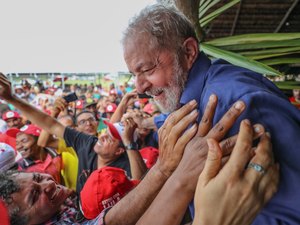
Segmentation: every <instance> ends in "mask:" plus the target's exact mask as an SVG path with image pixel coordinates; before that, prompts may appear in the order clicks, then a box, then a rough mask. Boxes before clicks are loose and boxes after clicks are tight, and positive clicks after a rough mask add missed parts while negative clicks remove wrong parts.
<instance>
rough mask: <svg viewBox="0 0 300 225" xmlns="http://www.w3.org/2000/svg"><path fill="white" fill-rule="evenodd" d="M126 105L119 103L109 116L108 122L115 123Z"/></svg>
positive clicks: (119, 118)
mask: <svg viewBox="0 0 300 225" xmlns="http://www.w3.org/2000/svg"><path fill="white" fill-rule="evenodd" d="M126 108H127V106H126V105H125V104H124V103H123V104H121V103H120V104H119V105H118V107H117V109H116V111H115V112H114V113H113V115H112V116H111V118H110V120H109V121H110V122H111V123H117V122H119V121H120V120H121V118H122V116H123V114H124V113H125V111H126Z"/></svg>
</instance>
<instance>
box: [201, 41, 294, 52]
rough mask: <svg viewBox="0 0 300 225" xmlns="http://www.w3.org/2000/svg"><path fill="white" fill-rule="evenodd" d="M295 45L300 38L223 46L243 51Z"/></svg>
mask: <svg viewBox="0 0 300 225" xmlns="http://www.w3.org/2000/svg"><path fill="white" fill-rule="evenodd" d="M206 43H208V42H206ZM293 46H300V39H294V40H285V41H262V42H258V43H251V44H236V45H228V46H222V49H225V50H229V51H238V50H242V51H243V50H253V49H266V48H279V47H293Z"/></svg>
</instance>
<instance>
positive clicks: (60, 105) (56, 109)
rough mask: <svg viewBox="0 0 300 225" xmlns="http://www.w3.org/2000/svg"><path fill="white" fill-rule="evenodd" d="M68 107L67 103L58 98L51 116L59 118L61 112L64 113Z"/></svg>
mask: <svg viewBox="0 0 300 225" xmlns="http://www.w3.org/2000/svg"><path fill="white" fill-rule="evenodd" d="M67 106H68V103H67V101H66V100H65V99H64V98H62V97H57V98H56V99H55V101H54V106H53V109H52V111H51V115H52V116H54V117H57V116H58V115H59V113H60V112H63V111H64V110H65V109H66V107H67Z"/></svg>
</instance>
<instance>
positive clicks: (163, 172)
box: [105, 101, 197, 225]
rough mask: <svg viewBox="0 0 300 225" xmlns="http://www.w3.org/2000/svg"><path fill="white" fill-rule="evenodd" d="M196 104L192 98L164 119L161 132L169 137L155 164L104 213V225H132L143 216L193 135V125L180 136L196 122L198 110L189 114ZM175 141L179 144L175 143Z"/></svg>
mask: <svg viewBox="0 0 300 225" xmlns="http://www.w3.org/2000/svg"><path fill="white" fill-rule="evenodd" d="M196 107H197V103H196V102H195V101H192V102H190V103H189V104H187V105H185V106H184V107H182V108H181V109H179V110H177V111H176V112H174V113H173V114H172V115H173V116H172V118H173V119H174V120H172V121H170V123H168V122H167V121H166V123H165V124H164V125H163V127H165V128H166V129H168V130H170V132H169V133H164V134H163V135H165V139H166V140H168V142H169V143H168V145H165V146H164V147H162V148H160V155H159V158H158V161H157V163H156V164H155V165H154V166H153V167H152V168H151V169H150V170H149V172H148V173H147V175H146V176H145V177H144V179H143V180H142V181H141V182H140V183H139V185H138V186H137V187H136V188H135V189H133V190H132V191H131V192H129V193H128V194H127V195H126V196H125V197H124V198H122V199H121V200H120V201H119V202H118V203H117V204H116V205H115V206H113V207H112V208H111V209H110V210H109V211H108V212H107V214H106V216H105V224H106V225H123V224H124V225H131V224H132V225H133V224H136V222H137V221H138V219H139V218H140V217H141V216H142V215H143V213H144V212H145V210H146V209H147V208H148V207H149V205H150V204H151V202H152V201H153V199H154V198H155V197H156V195H157V193H158V192H159V190H160V189H161V187H162V186H163V185H164V183H165V182H166V180H167V179H168V177H169V176H170V175H171V174H172V172H173V171H174V170H175V168H176V167H177V165H178V163H179V161H180V160H181V157H182V154H183V150H184V147H183V146H185V145H186V143H187V142H188V141H189V140H190V139H191V138H192V137H193V136H194V135H195V132H196V129H195V126H194V127H192V128H189V129H188V130H187V131H186V132H185V135H182V136H181V134H182V132H184V131H185V130H186V128H187V127H188V126H189V124H191V123H194V122H195V121H196V118H197V113H196V114H194V115H189V113H191V112H192V111H193V110H194V109H196ZM187 115H188V116H187ZM183 118H185V119H183ZM178 142H179V143H180V144H178V145H177V144H176V143H178Z"/></svg>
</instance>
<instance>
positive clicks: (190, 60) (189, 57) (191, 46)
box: [182, 37, 199, 70]
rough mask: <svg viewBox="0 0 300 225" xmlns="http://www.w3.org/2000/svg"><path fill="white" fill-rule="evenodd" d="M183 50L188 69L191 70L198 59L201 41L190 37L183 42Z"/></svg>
mask: <svg viewBox="0 0 300 225" xmlns="http://www.w3.org/2000/svg"><path fill="white" fill-rule="evenodd" d="M182 47H183V52H184V59H185V65H184V66H185V67H186V69H187V70H190V69H191V67H192V65H193V64H194V62H195V60H196V59H197V56H198V53H199V43H198V41H197V40H196V39H195V38H193V37H189V38H187V39H186V40H185V41H184V42H183V45H182Z"/></svg>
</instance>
